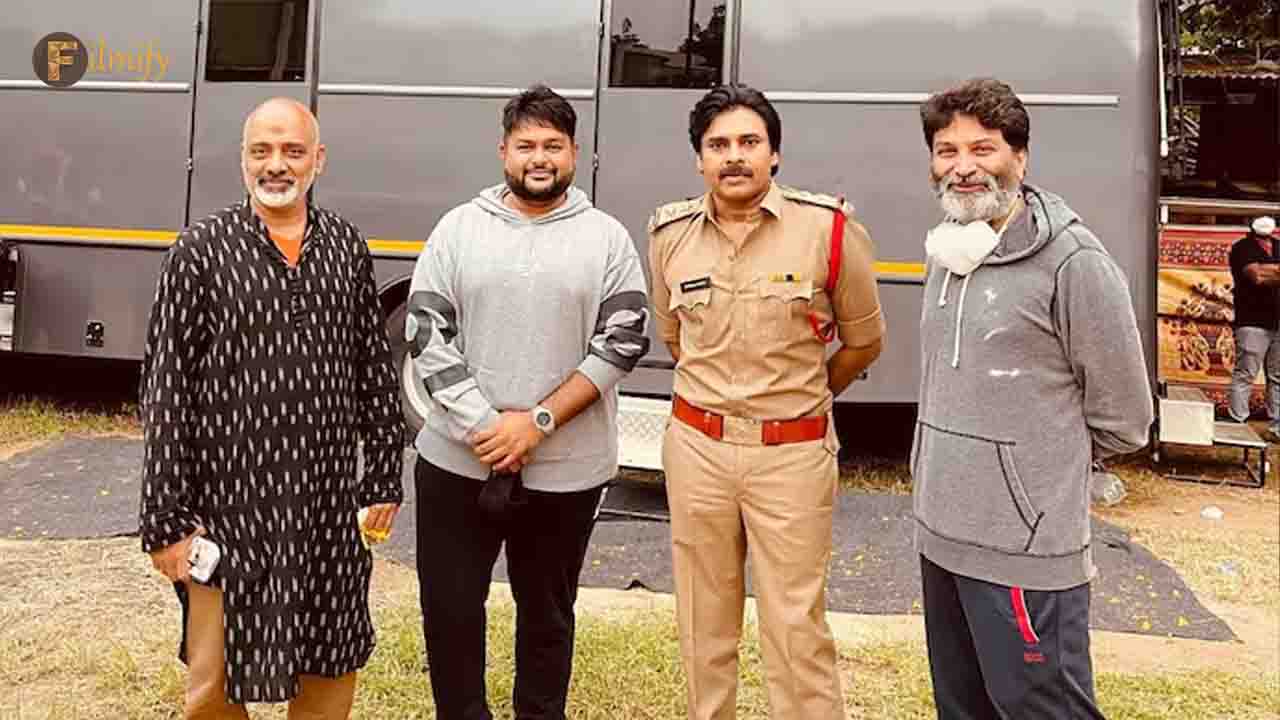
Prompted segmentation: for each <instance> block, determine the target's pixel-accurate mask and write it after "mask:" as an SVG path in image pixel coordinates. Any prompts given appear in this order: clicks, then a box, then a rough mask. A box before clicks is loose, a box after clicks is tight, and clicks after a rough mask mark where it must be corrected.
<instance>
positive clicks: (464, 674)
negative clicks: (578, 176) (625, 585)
mask: <svg viewBox="0 0 1280 720" xmlns="http://www.w3.org/2000/svg"><path fill="white" fill-rule="evenodd" d="M576 124H577V118H576V115H575V113H574V111H573V108H572V106H570V105H569V103H568V102H566V101H565V100H564V98H562V97H560V96H559V95H557V94H556V93H554V92H552V91H551V90H549V89H547V88H546V87H542V86H536V87H534V88H531V89H530V90H528V91H526V92H524V93H522V94H521V95H519V96H518V97H516V98H514V99H513V100H511V102H509V103H508V104H507V106H506V108H505V110H504V111H503V118H502V128H503V137H502V142H501V144H500V146H499V156H500V157H501V158H502V160H503V164H504V166H505V167H504V169H505V174H506V183H505V184H503V185H498V186H495V187H492V188H489V189H487V190H485V191H483V192H482V193H480V195H479V197H476V198H475V199H473V200H471V201H470V202H468V203H466V204H463V205H460V206H458V207H456V208H454V209H453V210H451V211H450V212H449V213H448V214H446V215H445V216H444V217H443V218H442V219H441V220H440V222H439V224H438V225H436V228H435V230H434V231H433V232H432V233H431V236H430V238H428V240H427V243H426V246H425V247H424V248H423V251H422V255H421V256H420V257H419V258H418V264H417V267H416V268H415V269H414V276H413V283H412V287H411V294H410V299H409V316H408V319H407V321H406V328H405V336H406V339H408V340H409V341H410V343H412V346H411V353H412V355H413V358H414V367H415V369H416V371H417V375H418V377H419V378H421V379H422V382H423V383H424V385H425V387H426V390H427V393H428V394H429V395H430V397H431V413H430V415H429V417H428V418H427V423H426V426H425V427H424V428H423V429H422V431H421V432H420V433H419V434H418V437H417V441H416V443H415V445H416V447H417V450H418V458H419V459H418V463H417V467H416V468H415V482H416V488H417V503H416V504H417V513H418V515H417V526H418V553H417V558H418V578H419V581H420V584H421V588H420V593H421V595H420V597H421V603H422V613H423V631H424V635H425V636H426V646H427V657H428V659H429V661H430V671H431V690H432V693H433V694H434V696H435V702H436V713H437V715H436V716H437V717H439V718H441V720H476V719H482V720H488V719H489V718H491V717H492V715H491V714H490V712H489V707H488V703H487V700H486V698H485V681H484V677H485V624H486V617H485V608H484V604H485V600H486V598H487V597H488V595H489V583H490V578H491V576H492V573H493V565H494V562H495V560H496V559H497V556H498V551H499V549H500V548H501V547H502V545H503V543H504V542H505V543H506V555H507V574H508V577H509V578H510V581H511V591H512V595H513V596H514V597H515V603H516V647H515V656H516V677H515V692H514V695H515V697H514V705H515V716H516V717H517V718H520V719H521V720H524V719H526V718H528V719H530V720H533V719H541V718H547V719H552V718H555V719H560V718H564V717H565V703H566V698H567V695H568V690H569V676H570V672H571V668H572V657H573V636H574V615H573V605H574V601H575V599H576V597H577V588H578V575H579V573H580V571H581V569H582V562H583V558H584V557H585V555H586V550H587V541H588V539H589V538H590V535H591V529H592V526H593V523H594V519H595V511H596V507H597V505H598V504H599V502H600V495H601V488H602V487H603V485H604V483H605V482H607V481H608V480H609V479H610V478H612V477H613V476H614V474H615V472H616V471H617V461H618V438H617V409H618V394H617V389H616V385H617V383H618V381H619V380H620V379H622V377H623V376H624V375H626V374H627V373H628V372H629V371H630V370H632V369H633V368H634V367H635V364H636V362H637V361H638V360H639V359H640V358H642V357H644V355H645V353H646V351H647V350H648V344H649V341H648V339H647V336H646V335H645V323H646V320H647V318H648V302H647V299H646V296H645V292H644V285H645V280H644V274H643V271H642V270H641V265H640V258H639V256H638V255H637V254H636V250H635V247H634V246H633V245H632V242H631V238H630V236H629V235H628V234H627V231H626V229H625V228H624V227H623V226H622V224H621V223H619V222H618V221H617V220H615V219H613V218H612V217H610V216H608V215H606V214H604V213H603V212H601V211H599V210H597V209H595V208H594V207H592V205H591V201H590V200H589V199H588V198H587V196H586V194H585V193H583V192H582V191H581V190H579V189H577V188H576V187H574V186H573V178H574V167H575V163H576V159H577V154H578V145H577V144H576V143H575V142H574V131H575V127H576Z"/></svg>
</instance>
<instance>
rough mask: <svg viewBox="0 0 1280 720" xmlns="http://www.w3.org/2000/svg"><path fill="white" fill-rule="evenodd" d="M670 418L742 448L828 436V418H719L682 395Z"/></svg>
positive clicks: (805, 440)
mask: <svg viewBox="0 0 1280 720" xmlns="http://www.w3.org/2000/svg"><path fill="white" fill-rule="evenodd" d="M671 414H672V415H673V416H675V418H676V419H677V420H679V421H680V422H682V423H684V424H685V425H688V426H689V427H691V428H693V429H694V430H697V431H698V432H700V433H702V434H703V435H706V436H707V437H709V438H711V439H713V440H720V441H723V442H731V443H736V444H740V445H786V444H788V443H798V442H810V441H813V440H821V439H823V438H824V437H826V436H827V416H826V415H822V416H816V417H802V418H796V419H794V420H752V419H750V418H739V417H732V416H725V415H717V414H716V413H713V412H711V411H710V410H703V409H702V408H700V407H698V406H696V405H692V404H690V403H688V402H687V401H685V399H684V398H682V397H680V396H679V395H676V396H675V398H674V400H673V402H672V404H671Z"/></svg>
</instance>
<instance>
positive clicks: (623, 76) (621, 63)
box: [609, 0, 726, 88]
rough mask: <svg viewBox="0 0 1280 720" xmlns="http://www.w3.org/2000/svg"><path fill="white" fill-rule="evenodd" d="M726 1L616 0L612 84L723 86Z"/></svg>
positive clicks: (611, 46)
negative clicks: (721, 84)
mask: <svg viewBox="0 0 1280 720" xmlns="http://www.w3.org/2000/svg"><path fill="white" fill-rule="evenodd" d="M725 6H726V2H725V0H719V1H717V0H614V3H613V17H612V19H611V21H610V28H609V56H610V61H609V85H610V87H663V88H709V87H715V86H716V85H719V84H720V82H721V77H722V74H723V65H724V32H725V16H726V9H725Z"/></svg>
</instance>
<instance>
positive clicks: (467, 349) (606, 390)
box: [405, 185, 649, 492]
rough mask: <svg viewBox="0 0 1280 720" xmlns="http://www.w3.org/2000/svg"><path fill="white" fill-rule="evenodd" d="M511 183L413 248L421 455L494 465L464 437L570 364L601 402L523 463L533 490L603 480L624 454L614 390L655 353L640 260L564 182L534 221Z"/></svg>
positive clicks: (531, 396) (412, 324) (473, 471)
mask: <svg viewBox="0 0 1280 720" xmlns="http://www.w3.org/2000/svg"><path fill="white" fill-rule="evenodd" d="M507 192H508V191H507V188H506V186H505V185H498V186H495V187H491V188H489V189H487V190H485V191H483V192H482V193H481V194H480V195H479V197H476V198H475V199H474V200H472V201H471V202H469V203H466V204H465V205H460V206H458V207H456V208H454V209H453V210H450V211H449V212H448V213H447V214H446V215H445V216H444V217H443V218H441V220H440V222H439V224H437V225H436V228H435V230H434V231H432V233H431V236H430V237H429V238H428V239H427V243H426V245H425V246H424V247H423V250H422V254H421V255H420V256H419V257H418V263H417V266H416V267H415V268H414V272H413V282H412V285H411V288H410V297H409V317H408V320H407V321H406V327H405V337H406V339H408V340H409V341H410V343H412V349H411V353H412V354H413V356H414V367H415V370H416V375H417V377H418V378H420V379H422V381H423V383H424V384H425V386H426V389H427V392H428V394H429V395H430V396H431V405H432V407H431V413H430V414H429V415H428V417H427V424H426V426H425V427H424V428H423V429H422V431H421V432H419V433H418V437H417V440H416V442H415V446H416V447H417V450H418V455H419V456H421V457H422V458H424V459H425V460H427V461H428V462H431V463H432V464H434V465H437V466H439V467H442V468H444V469H445V470H448V471H450V472H453V473H456V474H458V475H463V476H466V477H472V478H477V479H479V478H484V477H486V476H487V475H488V473H489V467H488V466H487V465H484V464H482V463H481V462H480V461H479V460H478V459H477V458H476V457H475V455H474V454H473V453H472V450H471V446H470V444H469V443H468V442H467V438H468V437H469V436H470V435H471V433H473V432H475V431H477V430H480V429H483V428H485V427H487V426H488V425H489V424H491V423H493V422H494V421H495V420H496V419H497V416H498V412H499V411H501V410H528V409H530V408H532V407H533V406H534V405H537V404H538V403H539V402H540V401H542V400H543V399H544V398H545V397H546V396H547V395H549V394H551V392H552V391H554V390H555V389H556V388H557V387H559V386H560V384H561V383H563V382H564V381H565V380H567V379H568V378H569V376H570V375H572V374H573V372H574V371H575V370H576V371H578V372H581V373H582V374H583V375H585V376H586V377H587V378H588V379H589V380H590V381H591V382H592V383H593V384H594V385H595V386H596V388H597V389H598V390H599V391H600V394H601V398H600V400H599V401H597V402H595V403H592V404H591V405H590V406H589V407H588V408H587V409H586V410H584V411H583V412H582V413H581V414H579V415H578V416H577V417H575V418H574V419H573V420H571V421H569V422H568V423H563V424H561V425H560V427H558V428H557V429H556V431H555V432H554V433H552V435H551V436H550V437H548V438H547V439H545V440H544V441H543V442H542V443H541V444H540V445H539V446H538V447H537V449H536V450H535V451H534V452H533V454H532V461H531V463H529V464H527V465H526V466H525V469H524V471H523V478H524V483H525V485H526V486H527V487H529V488H531V489H534V490H544V491H549V492H572V491H576V490H584V489H587V488H591V487H595V486H597V485H600V484H602V483H604V482H606V481H608V480H609V479H610V478H612V477H613V476H614V474H615V473H616V471H617V463H618V438H617V414H618V393H617V388H616V385H617V384H618V381H619V380H621V379H622V377H623V376H625V375H626V374H627V373H628V372H630V371H631V369H632V368H634V367H635V364H636V362H637V361H639V359H640V358H642V357H644V355H645V353H646V352H647V351H648V348H649V340H648V338H647V336H646V335H645V324H646V322H647V319H648V314H649V312H648V302H647V299H646V296H645V292H644V288H645V281H644V273H643V270H642V269H641V266H640V257H639V255H638V254H637V253H636V250H635V246H634V245H633V244H632V242H631V236H630V235H629V234H628V233H627V230H626V228H624V227H623V226H622V224H621V223H619V222H618V221H617V220H615V219H613V218H612V217H610V216H608V215H606V214H605V213H603V212H601V211H599V210H597V209H596V208H594V207H593V206H592V205H591V201H590V200H589V199H588V198H587V196H586V194H585V193H583V192H582V191H581V190H579V189H577V188H570V189H569V194H568V198H567V199H566V201H565V203H564V204H563V205H561V206H560V207H559V208H557V209H556V210H554V211H552V212H551V213H548V214H547V215H544V216H542V217H538V218H526V217H524V216H522V215H520V214H519V213H516V212H515V211H513V210H511V209H510V208H508V207H507V206H506V205H504V204H503V202H502V199H503V197H504V196H505V195H506V193H507Z"/></svg>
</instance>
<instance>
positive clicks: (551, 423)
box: [533, 405, 556, 435]
mask: <svg viewBox="0 0 1280 720" xmlns="http://www.w3.org/2000/svg"><path fill="white" fill-rule="evenodd" d="M533 424H534V426H535V427H537V428H538V429H539V430H541V431H542V434H543V435H550V434H551V433H553V432H555V431H556V416H555V415H552V414H551V411H550V410H548V409H547V408H545V407H543V406H541V405H538V406H536V407H534V408H533Z"/></svg>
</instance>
